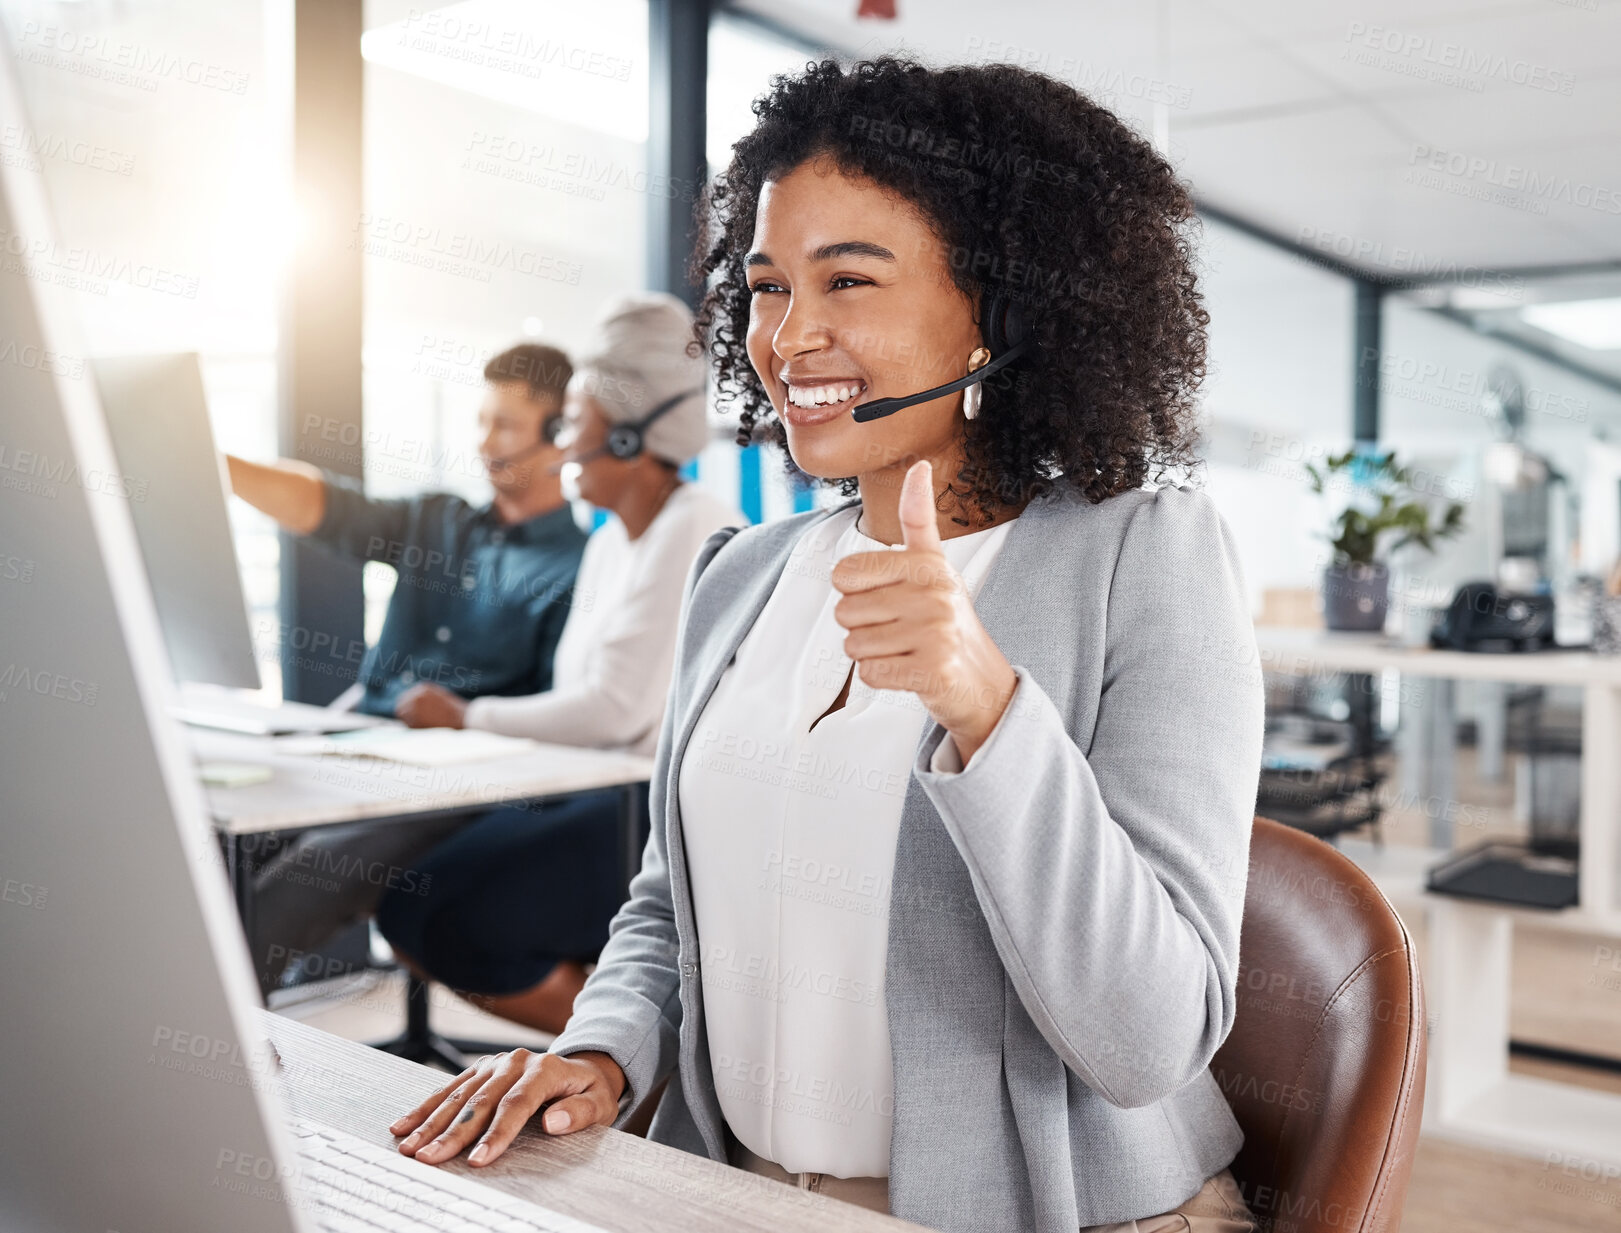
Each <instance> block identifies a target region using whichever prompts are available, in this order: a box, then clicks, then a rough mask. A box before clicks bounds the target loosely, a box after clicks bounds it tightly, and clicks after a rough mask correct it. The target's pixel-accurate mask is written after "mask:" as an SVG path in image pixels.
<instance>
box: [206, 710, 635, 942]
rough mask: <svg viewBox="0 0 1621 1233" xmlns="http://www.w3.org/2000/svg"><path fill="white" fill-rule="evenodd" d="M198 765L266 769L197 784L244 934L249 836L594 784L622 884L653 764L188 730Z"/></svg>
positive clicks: (531, 800) (555, 753) (598, 756)
mask: <svg viewBox="0 0 1621 1233" xmlns="http://www.w3.org/2000/svg"><path fill="white" fill-rule="evenodd" d="M187 731H188V733H189V734H190V737H191V749H192V753H193V755H194V756H195V757H196V758H197V760H198V761H199V762H235V763H243V764H248V765H253V766H263V767H267V768H268V769H269V770H270V772H271V778H270V779H269V780H268V781H267V782H265V783H259V784H252V785H249V786H246V787H241V788H216V787H211V788H207V789H206V796H207V800H208V810H209V814H210V815H211V816H212V817H213V819H214V826H215V828H216V830H218V831H219V833H220V835H221V836H222V837H223V839H224V841H225V847H226V863H227V867H228V869H229V871H230V875H231V886H232V888H233V890H234V891H235V893H236V899H237V909H238V910H239V911H240V912H242V914H243V916H242V923H243V928H244V929H246V930H248V932H249V936H251V935H252V931H251V928H250V926H251V924H252V911H253V902H252V899H253V896H252V890H253V885H252V878H251V872H250V867H251V862H250V861H249V859H248V857H249V855H250V854H251V852H252V849H253V846H254V844H255V842H256V841H260V840H263V839H265V838H266V837H269V836H274V835H279V834H282V833H285V832H291V831H303V830H308V829H310V828H312V827H318V826H332V825H335V824H337V823H340V822H372V823H375V824H377V825H378V826H387V825H389V824H391V823H394V822H398V821H401V820H403V819H407V818H427V817H443V816H447V815H453V814H468V815H472V814H476V813H479V812H482V811H483V810H485V809H490V808H494V807H496V806H500V805H522V804H536V803H539V802H541V801H545V800H553V799H558V798H562V797H566V796H570V795H572V794H574V793H577V792H589V791H593V790H595V789H599V788H611V787H617V788H620V789H621V790H622V792H621V795H622V797H623V808H622V810H621V816H620V825H621V835H620V838H621V843H622V845H623V849H622V850H623V853H624V856H625V880H626V882H627V883H628V882H629V879H630V877H631V876H633V875H634V874H635V872H636V870H638V869H640V868H641V863H642V846H643V840H644V836H643V835H642V834H641V831H640V826H641V819H642V817H643V816H644V815H645V813H646V806H645V801H646V791H647V783H648V779H649V777H650V776H651V775H652V773H653V760H652V759H651V758H643V757H638V756H637V755H635V754H627V753H611V752H608V751H605V750H599V749H580V748H576V747H574V746H571V745H540V746H538V747H537V748H536V749H535V750H533V751H530V752H525V753H522V754H517V755H514V756H512V757H504V758H489V759H484V760H482V761H479V762H461V763H457V764H455V765H453V766H436V767H425V766H410V765H407V764H405V763H401V762H387V761H383V760H381V759H377V758H363V757H356V756H354V755H351V754H325V755H320V756H312V755H309V754H289V753H283V752H281V751H280V750H279V749H278V748H277V745H276V742H275V741H274V740H272V739H270V738H268V737H260V736H245V735H242V734H239V733H232V732H218V731H213V730H210V729H206V728H193V729H188V730H187Z"/></svg>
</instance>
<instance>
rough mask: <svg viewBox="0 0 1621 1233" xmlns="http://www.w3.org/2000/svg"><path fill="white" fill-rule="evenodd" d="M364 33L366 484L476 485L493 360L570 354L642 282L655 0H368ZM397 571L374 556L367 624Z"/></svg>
mask: <svg viewBox="0 0 1621 1233" xmlns="http://www.w3.org/2000/svg"><path fill="white" fill-rule="evenodd" d="M361 52H362V54H363V56H364V57H365V61H366V71H365V217H363V218H362V219H360V220H357V224H356V233H355V234H356V242H357V243H361V244H363V245H364V246H365V253H366V258H365V267H364V278H365V314H366V315H365V345H364V350H363V362H364V382H365V395H364V397H365V426H366V438H367V441H366V487H367V490H368V491H370V492H372V493H375V494H378V495H393V494H405V493H414V492H419V491H422V490H423V489H440V490H448V491H451V492H456V493H459V494H461V495H463V496H465V497H467V498H468V499H469V500H471V501H475V502H479V501H483V500H486V499H488V495H489V487H488V484H487V482H486V480H485V476H484V471H483V468H482V467H481V465H480V463H479V460H478V455H477V452H476V449H475V446H476V441H477V438H476V436H475V425H476V420H477V413H478V406H479V402H480V400H481V398H482V396H483V389H484V382H483V376H482V372H483V368H484V363H485V361H486V360H487V359H488V358H489V357H490V356H491V355H493V354H495V353H497V352H499V351H501V350H503V349H504V348H506V347H507V346H509V345H511V344H512V343H515V342H519V341H523V340H526V339H527V340H533V341H541V342H546V343H550V344H553V345H556V346H559V347H562V348H563V349H564V350H565V351H567V352H569V353H570V354H576V353H578V351H579V350H580V348H582V347H583V346H584V345H585V344H586V343H587V341H588V339H589V336H590V328H591V324H592V322H593V321H594V319H595V318H596V316H597V313H598V311H599V310H600V308H601V306H602V305H603V303H604V302H605V301H606V300H608V299H609V298H611V297H612V296H615V295H618V294H622V293H624V292H627V291H634V290H638V289H641V288H642V287H644V286H645V283H646V235H647V214H648V194H649V192H652V191H661V186H660V185H655V184H652V183H650V180H649V177H648V174H647V124H648V104H647V99H648V94H647V90H648V84H647V83H648V75H647V66H648V61H647V5H646V2H645V0H593V3H591V4H566V3H560V2H545V3H535V2H532V0H525V2H522V3H517V2H511V0H467V2H465V3H459V4H449V5H437V6H423V5H422V4H421V3H420V0H375V2H373V3H369V4H368V5H367V7H366V34H365V36H364V38H363V40H362V43H361ZM602 517H603V515H601V514H600V513H599V514H598V516H597V521H599V522H600V521H601V518H602ZM393 584H394V574H393V571H392V570H390V569H388V568H387V567H384V566H372V567H368V569H367V571H366V614H367V616H366V633H367V637H368V638H369V639H370V638H375V636H376V634H377V632H378V629H379V628H380V626H381V621H382V616H383V612H384V610H385V608H386V606H387V601H388V597H389V595H390V594H391V593H392V589H393Z"/></svg>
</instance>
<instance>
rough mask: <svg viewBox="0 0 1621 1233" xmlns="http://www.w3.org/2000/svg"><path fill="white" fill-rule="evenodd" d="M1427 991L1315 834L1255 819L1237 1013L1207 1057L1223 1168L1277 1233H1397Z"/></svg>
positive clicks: (1373, 905) (1348, 870) (1372, 896)
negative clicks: (1225, 1142) (1238, 1135)
mask: <svg viewBox="0 0 1621 1233" xmlns="http://www.w3.org/2000/svg"><path fill="white" fill-rule="evenodd" d="M1424 1029H1425V1018H1424V989H1423V986H1422V984H1421V983H1420V980H1419V971H1418V958H1417V956H1416V955H1415V954H1414V951H1413V942H1412V939H1411V938H1410V937H1409V936H1408V934H1407V930H1406V928H1405V927H1404V926H1403V925H1402V922H1401V919H1400V918H1399V917H1398V916H1397V915H1396V913H1395V910H1394V909H1392V908H1391V906H1390V903H1389V901H1388V900H1386V899H1385V897H1384V895H1383V894H1382V893H1381V892H1380V891H1379V889H1378V888H1377V887H1376V886H1374V884H1373V881H1372V879H1370V878H1369V877H1368V876H1367V874H1365V873H1363V872H1362V870H1361V869H1360V868H1358V867H1357V866H1356V865H1355V864H1353V863H1352V862H1351V861H1350V860H1349V859H1348V858H1347V857H1345V856H1344V855H1342V854H1341V853H1339V852H1338V851H1336V850H1335V849H1333V848H1331V847H1330V846H1329V845H1328V844H1326V843H1324V842H1323V841H1322V840H1320V839H1315V838H1313V837H1312V836H1310V835H1307V834H1305V833H1304V832H1301V831H1297V830H1293V829H1291V828H1290V827H1287V826H1283V825H1281V824H1280V823H1277V822H1273V821H1272V820H1271V819H1269V818H1260V817H1258V818H1256V819H1255V829H1254V832H1253V833H1252V835H1251V838H1250V865H1249V882H1248V889H1247V891H1246V894H1245V901H1244V929H1243V938H1242V941H1241V943H1240V949H1239V980H1238V1017H1237V1019H1236V1021H1235V1022H1234V1024H1233V1030H1232V1032H1231V1034H1230V1035H1229V1036H1228V1037H1227V1040H1226V1042H1225V1043H1224V1044H1223V1045H1222V1047H1221V1049H1220V1050H1218V1051H1217V1053H1216V1057H1215V1061H1214V1062H1213V1063H1212V1065H1211V1070H1212V1071H1213V1072H1214V1074H1215V1076H1216V1079H1217V1081H1218V1082H1219V1083H1220V1084H1221V1086H1222V1090H1223V1091H1224V1092H1225V1093H1226V1095H1227V1100H1228V1103H1229V1104H1231V1105H1232V1108H1233V1113H1234V1115H1235V1116H1236V1117H1237V1118H1238V1122H1239V1125H1240V1126H1242V1127H1243V1128H1244V1147H1243V1150H1242V1151H1241V1152H1240V1153H1239V1155H1238V1158H1237V1159H1236V1160H1234V1161H1233V1164H1232V1170H1233V1176H1234V1177H1236V1178H1237V1179H1238V1183H1239V1186H1240V1188H1241V1189H1242V1191H1243V1194H1244V1199H1245V1201H1246V1202H1247V1203H1248V1204H1249V1206H1250V1210H1251V1211H1253V1212H1254V1213H1255V1215H1256V1216H1257V1218H1259V1219H1260V1221H1261V1227H1262V1228H1263V1229H1264V1230H1270V1229H1276V1230H1278V1231H1279V1233H1282V1231H1283V1230H1287V1231H1288V1233H1395V1231H1396V1230H1397V1229H1399V1228H1400V1226H1401V1212H1402V1204H1403V1202H1404V1200H1405V1199H1406V1195H1407V1181H1408V1178H1409V1176H1410V1175H1411V1173H1412V1169H1413V1150H1414V1147H1415V1145H1416V1143H1417V1140H1418V1124H1419V1118H1420V1115H1421V1112H1422V1107H1423V1102H1424V1059H1425V1056H1426V1051H1425V1030H1424Z"/></svg>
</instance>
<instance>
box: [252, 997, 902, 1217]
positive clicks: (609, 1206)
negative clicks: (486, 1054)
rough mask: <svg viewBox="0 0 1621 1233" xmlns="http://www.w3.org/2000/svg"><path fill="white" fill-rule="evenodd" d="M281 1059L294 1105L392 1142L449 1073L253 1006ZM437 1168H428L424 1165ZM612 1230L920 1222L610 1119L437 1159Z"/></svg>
mask: <svg viewBox="0 0 1621 1233" xmlns="http://www.w3.org/2000/svg"><path fill="white" fill-rule="evenodd" d="M258 1013H259V1015H260V1022H261V1023H262V1024H263V1026H264V1028H265V1031H266V1033H267V1034H268V1035H269V1037H270V1039H271V1041H272V1042H273V1043H274V1044H275V1046H276V1052H277V1053H278V1054H280V1056H281V1061H282V1075H283V1078H284V1079H285V1084H284V1085H283V1087H284V1093H285V1097H286V1099H287V1100H288V1102H289V1104H290V1105H291V1107H292V1112H293V1113H295V1114H297V1115H298V1116H301V1117H306V1118H309V1119H310V1120H311V1121H315V1122H321V1123H325V1124H327V1125H329V1126H335V1127H337V1128H338V1129H339V1130H344V1131H347V1132H348V1133H350V1134H352V1135H358V1136H359V1137H360V1138H362V1139H365V1140H367V1141H368V1142H371V1143H376V1144H378V1145H380V1146H384V1147H392V1146H393V1145H394V1144H395V1143H396V1142H397V1140H396V1139H395V1138H394V1136H393V1135H391V1134H389V1133H388V1126H389V1124H390V1123H391V1122H393V1120H394V1119H395V1118H397V1117H399V1116H400V1114H402V1113H404V1112H406V1111H407V1110H409V1109H411V1108H412V1107H414V1106H415V1105H417V1104H418V1103H420V1102H421V1101H422V1100H423V1099H425V1098H426V1097H427V1096H428V1095H430V1094H431V1093H432V1092H433V1091H434V1090H436V1089H437V1088H439V1087H442V1086H443V1085H444V1084H445V1083H446V1082H447V1080H448V1078H449V1076H447V1075H445V1074H444V1073H443V1072H442V1071H437V1070H430V1069H429V1068H428V1067H426V1066H418V1065H417V1064H416V1063H414V1062H407V1061H404V1060H403V1059H401V1058H397V1057H394V1056H392V1055H390V1054H387V1053H383V1052H380V1051H379V1050H376V1049H371V1048H368V1047H366V1046H365V1045H360V1044H356V1043H355V1042H354V1041H350V1040H344V1039H342V1038H341V1037H337V1036H333V1035H331V1034H329V1033H327V1032H321V1031H317V1030H316V1029H315V1028H312V1027H308V1026H306V1025H305V1024H302V1023H299V1022H297V1021H296V1020H292V1019H286V1018H283V1017H282V1016H280V1015H276V1014H272V1013H271V1012H269V1011H259V1012H258ZM424 1167H425V1168H428V1167H435V1166H424ZM436 1167H438V1168H441V1169H448V1170H451V1171H454V1172H457V1173H461V1174H463V1175H465V1176H468V1177H472V1178H475V1179H476V1180H478V1181H481V1182H485V1183H488V1184H489V1185H491V1186H495V1187H497V1188H498V1189H500V1190H503V1191H506V1192H507V1193H508V1194H513V1195H517V1196H519V1197H520V1198H524V1199H528V1200H530V1201H531V1202H534V1203H539V1204H541V1205H543V1206H545V1207H549V1208H552V1209H554V1210H556V1211H560V1212H564V1213H566V1214H567V1215H570V1216H574V1217H576V1218H577V1219H580V1220H585V1221H588V1222H590V1223H592V1224H597V1225H601V1226H602V1227H603V1228H604V1229H607V1230H611V1231H612V1233H655V1231H658V1233H696V1231H697V1230H700V1229H702V1230H721V1229H724V1230H742V1231H744V1233H751V1231H757V1233H779V1231H789V1233H791V1231H793V1230H807V1231H809V1230H818V1231H831V1233H881V1231H883V1230H904V1229H912V1230H917V1229H921V1228H922V1227H923V1226H921V1225H916V1224H912V1223H910V1222H908V1221H905V1220H898V1219H896V1218H894V1217H892V1216H881V1215H879V1214H878V1213H877V1212H870V1211H867V1210H866V1209H864V1208H860V1207H856V1206H854V1205H852V1204H849V1203H842V1202H840V1201H838V1200H837V1199H830V1198H828V1197H827V1196H825V1195H819V1194H811V1193H809V1192H807V1191H801V1190H797V1189H795V1188H794V1187H792V1186H787V1185H784V1184H783V1183H781V1182H775V1181H771V1180H769V1179H768V1178H764V1177H759V1176H757V1175H755V1174H753V1173H748V1172H745V1171H744V1170H742V1169H734V1168H732V1167H730V1166H729V1165H723V1164H717V1163H716V1162H715V1161H712V1160H706V1159H704V1158H702V1157H699V1156H694V1155H692V1154H691V1153H689V1152H683V1151H679V1150H677V1149H676V1148H672V1147H665V1146H664V1145H662V1144H658V1143H649V1142H647V1141H646V1140H645V1139H639V1138H637V1137H636V1136H635V1135H628V1134H625V1133H623V1132H622V1131H618V1130H610V1129H609V1128H607V1127H605V1126H593V1127H591V1128H590V1129H588V1130H581V1131H577V1132H576V1133H574V1134H571V1135H558V1136H552V1135H548V1134H546V1133H544V1132H543V1131H540V1130H537V1129H534V1128H533V1127H532V1126H531V1127H526V1128H525V1129H524V1130H523V1131H522V1132H520V1133H519V1135H518V1137H517V1139H515V1140H514V1141H513V1143H512V1145H511V1146H510V1147H509V1148H507V1150H506V1152H505V1153H504V1154H503V1155H502V1156H501V1158H500V1159H499V1160H498V1161H496V1162H495V1163H494V1164H493V1165H488V1166H486V1167H485V1168H482V1169H475V1168H473V1167H472V1166H471V1165H469V1164H467V1163H466V1161H465V1158H464V1157H461V1156H458V1157H457V1158H456V1159H454V1160H451V1161H447V1162H446V1163H445V1164H442V1165H439V1166H436Z"/></svg>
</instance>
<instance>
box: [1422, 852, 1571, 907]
mask: <svg viewBox="0 0 1621 1233" xmlns="http://www.w3.org/2000/svg"><path fill="white" fill-rule="evenodd" d="M1576 879H1577V867H1576V862H1575V861H1574V860H1572V859H1571V858H1570V857H1568V856H1553V855H1548V854H1545V853H1541V852H1538V851H1536V850H1535V849H1534V848H1532V847H1531V846H1530V845H1528V844H1516V843H1483V844H1480V845H1479V846H1477V847H1473V848H1469V849H1467V850H1466V851H1463V852H1459V853H1458V854H1457V855H1455V856H1453V857H1451V858H1449V859H1447V860H1445V861H1443V862H1442V863H1441V864H1439V865H1437V866H1436V867H1435V868H1434V869H1432V870H1430V873H1429V877H1428V879H1427V880H1426V883H1425V885H1426V886H1427V887H1428V888H1429V889H1430V890H1432V891H1436V892H1438V893H1439V894H1443V895H1455V896H1457V897H1459V898H1461V899H1479V900H1484V901H1486V902H1489V903H1509V904H1514V905H1516V906H1519V907H1527V908H1548V909H1559V908H1570V907H1575V906H1576V897H1577V880H1576Z"/></svg>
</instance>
